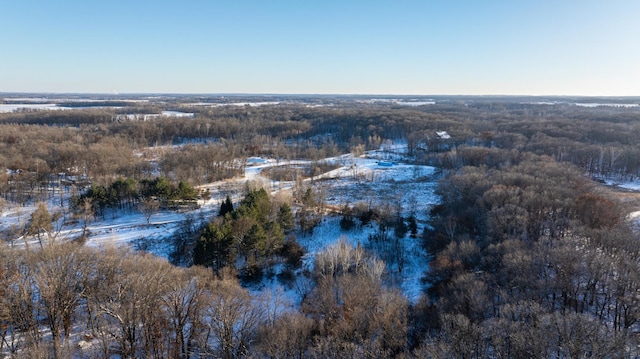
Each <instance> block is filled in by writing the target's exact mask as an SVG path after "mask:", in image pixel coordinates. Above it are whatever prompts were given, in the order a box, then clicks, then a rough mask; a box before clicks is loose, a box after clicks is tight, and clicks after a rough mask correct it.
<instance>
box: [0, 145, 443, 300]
mask: <svg viewBox="0 0 640 359" xmlns="http://www.w3.org/2000/svg"><path fill="white" fill-rule="evenodd" d="M405 150H406V147H404V145H402V144H401V145H390V144H387V145H385V150H384V151H383V150H380V151H372V152H368V153H366V154H365V155H364V156H362V157H358V158H354V157H353V156H352V155H343V156H339V157H334V158H328V159H326V160H325V161H327V162H330V163H333V164H335V165H337V166H340V167H338V168H336V169H334V170H332V171H329V172H326V173H323V174H321V175H319V176H316V177H314V178H312V179H308V180H306V184H307V185H311V186H313V187H314V189H315V191H316V193H322V194H323V196H324V198H325V201H326V204H327V208H329V209H331V208H333V209H337V208H340V207H342V206H343V205H345V204H351V205H353V204H356V203H359V202H365V203H366V204H367V205H372V206H375V207H385V208H388V210H390V211H391V210H393V211H395V212H397V211H400V212H401V214H402V216H404V217H408V216H409V215H410V214H414V215H415V216H416V218H417V220H418V224H419V230H420V231H422V228H423V227H424V226H425V225H426V224H427V221H428V211H429V209H430V207H431V206H433V205H434V204H436V203H438V201H439V199H438V197H437V196H435V194H434V189H435V169H434V168H433V167H427V166H416V165H412V164H409V163H405V162H402V159H403V158H405V156H404V151H405ZM282 165H290V166H308V165H310V162H309V161H278V160H275V159H269V158H259V157H255V158H250V160H249V161H248V165H247V167H246V171H245V176H244V177H242V178H237V179H233V180H225V181H220V182H216V183H210V184H207V185H205V186H202V188H203V189H208V190H209V192H210V194H211V198H210V199H209V200H207V201H201V202H200V205H201V208H200V209H198V210H195V211H191V212H170V211H160V212H158V213H155V214H153V215H152V216H151V218H150V223H147V220H146V218H145V216H144V215H143V214H142V213H139V212H137V211H129V212H126V213H118V212H107V213H106V214H105V216H104V218H101V217H98V218H96V219H95V220H94V221H92V222H91V223H89V226H88V228H87V229H88V236H87V241H86V245H88V246H104V245H129V246H132V247H134V248H136V249H142V250H145V251H148V252H151V253H154V254H155V255H158V256H161V257H164V258H169V257H170V254H171V252H172V251H173V244H172V242H171V238H172V236H173V235H174V233H176V231H178V230H180V228H182V226H184V223H185V220H186V219H187V217H189V218H190V219H191V220H192V221H195V222H197V223H202V222H203V221H206V220H209V219H210V218H211V217H212V216H213V215H214V214H215V213H216V212H217V210H218V208H219V204H220V202H221V201H222V200H223V199H224V198H225V197H226V196H227V195H229V196H231V198H232V199H233V201H234V202H236V203H237V202H238V201H239V200H241V199H242V196H243V193H244V189H245V187H246V182H247V181H252V182H255V183H257V184H259V185H262V186H265V187H266V188H267V189H269V190H270V191H271V192H272V193H277V192H280V191H290V190H291V189H292V188H293V187H294V186H295V183H294V182H287V181H283V182H280V181H272V180H269V179H267V178H265V177H263V176H262V175H261V172H262V171H263V170H264V169H267V168H270V167H273V166H282ZM55 201H56V200H51V202H50V203H49V207H50V211H52V212H53V211H56V210H59V208H56V206H55ZM57 201H58V202H59V199H58V200H57ZM35 208H36V207H35V205H32V206H28V207H20V208H11V207H10V206H7V208H5V209H4V210H3V211H2V212H1V213H0V231H2V232H4V233H16V236H14V237H13V238H15V240H14V241H13V244H14V245H16V246H24V245H26V244H28V245H30V246H38V245H39V243H38V241H37V240H36V239H35V238H34V237H33V236H31V237H25V236H20V235H19V234H18V233H19V228H24V226H25V225H26V224H27V223H28V220H29V216H30V215H31V213H32V212H33V211H34V210H35ZM395 212H394V213H395ZM339 221H340V217H339V216H337V215H332V214H330V213H329V214H327V215H325V217H324V219H323V221H322V222H321V224H320V225H319V226H318V227H317V228H315V229H314V231H313V233H312V234H309V235H302V234H298V240H299V242H300V243H301V244H302V245H303V246H304V247H305V248H306V249H307V251H308V253H307V255H306V256H305V258H304V263H305V264H304V265H305V269H310V267H311V266H312V264H313V261H314V258H315V255H316V254H317V253H318V252H320V251H322V250H323V249H324V248H326V247H327V246H329V245H331V244H333V243H335V242H336V241H337V240H338V239H339V238H340V237H346V238H347V239H348V240H349V241H350V242H351V243H353V244H354V245H357V244H358V243H360V244H362V245H363V246H365V248H366V247H367V246H368V243H367V242H368V238H369V235H370V234H372V233H374V232H375V231H377V225H368V226H364V227H361V228H358V229H354V230H350V231H348V232H342V231H341V230H340V226H339ZM56 227H57V228H58V230H56V231H54V232H55V233H54V234H53V236H55V238H56V240H64V239H67V240H68V239H73V238H78V237H79V236H80V235H81V233H82V227H81V224H80V223H75V224H70V222H69V221H66V222H64V224H63V222H62V220H61V221H59V222H58V223H57V226H56ZM403 241H404V245H405V248H406V264H405V266H404V269H403V271H402V273H400V272H399V271H397V268H394V267H393V266H390V268H389V272H390V273H392V281H393V282H394V283H396V284H397V285H398V286H399V287H400V288H402V289H403V291H404V292H405V293H406V294H407V296H408V297H409V298H410V299H416V298H417V297H418V296H419V294H420V291H421V285H420V277H421V275H422V273H423V272H424V270H425V269H426V263H427V259H426V254H425V253H423V251H422V250H421V248H420V246H419V243H418V240H417V239H411V238H410V237H409V236H407V237H406V238H404V239H403ZM278 286H279V284H278V283H277V281H276V280H274V279H272V281H271V284H269V280H267V281H265V283H264V284H263V287H272V289H271V290H273V291H278V290H280V289H276V288H277V287H278ZM287 290H288V291H292V290H293V291H295V289H292V288H289V289H287ZM298 292H299V291H298ZM286 295H287V296H288V297H290V298H298V299H299V295H296V294H292V293H291V292H289V293H287V294H286Z"/></svg>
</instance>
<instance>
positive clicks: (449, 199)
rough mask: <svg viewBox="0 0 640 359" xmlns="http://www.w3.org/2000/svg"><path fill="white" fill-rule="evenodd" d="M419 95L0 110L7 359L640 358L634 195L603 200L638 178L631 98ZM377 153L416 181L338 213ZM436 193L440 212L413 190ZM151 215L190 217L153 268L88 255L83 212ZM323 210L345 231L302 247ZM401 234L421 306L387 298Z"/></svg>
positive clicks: (90, 218) (162, 100)
mask: <svg viewBox="0 0 640 359" xmlns="http://www.w3.org/2000/svg"><path fill="white" fill-rule="evenodd" d="M417 100H419V99H414V98H403V99H402V101H395V102H394V101H389V100H387V99H385V98H378V97H370V98H369V97H367V98H365V97H359V96H337V97H331V96H318V97H313V96H291V97H287V96H281V97H267V98H264V97H260V96H255V97H241V96H238V97H237V98H233V97H232V98H231V99H230V98H224V99H222V98H217V97H215V96H211V97H197V98H196V97H190V96H187V95H182V96H168V95H167V96H158V97H154V99H147V98H144V100H141V98H137V97H134V98H125V97H118V96H112V97H109V98H105V99H102V100H100V101H98V99H95V98H86V99H83V100H81V101H80V100H75V99H74V100H73V101H70V100H69V99H64V98H62V99H59V100H56V101H57V102H56V103H57V104H59V105H60V106H63V105H64V106H65V107H69V109H66V110H55V111H48V110H29V109H23V110H18V111H14V112H8V113H0V169H2V171H0V238H2V243H0V258H1V260H0V281H1V282H2V283H0V291H1V293H0V324H1V325H0V355H4V356H5V357H9V358H181V359H184V358H346V357H348V358H638V357H640V345H639V343H640V232H639V231H640V227H639V226H638V223H637V222H636V221H635V213H636V212H638V211H640V192H637V191H634V190H631V189H625V188H623V187H621V186H615V185H612V184H613V183H634V182H637V181H639V177H640V140H639V139H640V107H638V106H637V105H636V106H628V105H627V104H629V103H634V104H637V103H638V101H640V100H639V99H629V98H624V99H614V98H598V99H596V98H565V97H559V98H537V97H531V98H530V97H522V98H521V97H490V96H488V97H445V96H442V97H436V98H429V100H430V102H429V103H428V104H419V105H416V106H408V105H406V103H407V101H409V103H410V101H417ZM225 101H226V102H225ZM228 101H232V102H231V103H229V102H228ZM233 101H236V102H237V103H238V104H234V103H233ZM14 102H15V101H12V100H10V99H9V98H7V99H5V103H14ZM263 102H264V103H267V102H268V103H267V104H262V103H263ZM203 103H205V104H207V105H203ZM603 103H605V104H606V105H602V104H603ZM258 104H259V105H258ZM584 104H587V105H588V106H587V105H584ZM591 104H601V105H593V106H592V105H591ZM163 111H176V112H177V111H179V112H181V113H189V114H193V117H189V118H183V117H176V116H165V115H162V114H163ZM145 114H153V115H157V116H153V117H144V116H143V117H140V116H129V115H145ZM443 134H446V136H445V135H443ZM396 148H401V151H399V150H398V152H395V151H396ZM375 151H381V153H383V154H384V155H385V156H389V158H390V159H389V160H387V159H385V160H384V161H383V160H382V159H380V160H379V159H378V158H375V159H374V160H375V161H377V162H375V163H378V165H377V166H387V165H389V166H392V165H393V166H396V165H397V163H396V162H402V163H404V164H406V165H407V167H406V168H415V171H417V172H418V170H419V169H421V168H430V169H433V174H432V175H430V176H426V175H416V176H414V177H412V178H414V179H415V180H411V183H407V182H403V181H405V180H403V179H400V178H395V179H393V178H391V179H388V181H389V182H390V183H392V184H394V187H393V188H397V192H395V193H393V194H389V196H390V197H392V198H395V199H394V200H393V201H391V202H389V201H387V200H375V197H379V198H383V197H384V196H385V195H386V194H385V193H375V192H374V193H372V194H369V195H361V194H352V195H351V197H349V198H350V200H348V201H338V200H337V199H336V197H337V195H336V194H335V193H336V192H333V191H331V188H332V186H333V187H337V186H338V182H337V180H336V178H333V177H328V176H325V174H327V173H332V171H336V170H339V169H340V168H347V170H348V171H349V173H350V174H351V175H350V176H352V177H353V178H354V183H355V185H354V186H355V187H356V188H361V189H363V188H365V187H366V186H369V184H367V183H369V182H375V181H376V178H375V176H374V175H371V178H367V177H366V175H364V173H365V172H364V170H365V169H364V168H361V169H359V168H358V167H357V163H362V162H355V160H353V161H354V162H352V163H345V162H348V161H350V159H365V158H367V157H371V156H373V153H374V152H375ZM345 156H348V157H345ZM391 156H395V157H391ZM257 159H258V160H264V159H270V160H273V161H276V163H277V164H278V165H277V166H276V165H274V166H272V167H269V168H268V169H264V170H262V172H260V175H261V176H263V177H265V178H268V179H269V180H270V181H271V183H272V185H271V186H269V185H265V184H264V183H263V182H256V181H250V180H246V178H245V177H246V176H247V173H248V171H249V170H251V169H252V168H255V163H254V162H252V161H256V160H257ZM328 159H332V160H328ZM335 159H338V160H335ZM341 159H342V160H341ZM340 161H342V162H340ZM345 171H346V170H345ZM358 171H362V172H361V173H360V175H358ZM394 173H395V172H394ZM427 177H428V178H427ZM243 178H245V181H244V182H239V181H240V179H243ZM276 181H278V183H287V184H288V185H287V187H286V188H284V189H282V188H281V187H278V188H277V189H276V188H275V187H274V186H273V183H275V182H276ZM378 181H381V180H380V179H378ZM267 182H268V181H267ZM235 183H241V185H240V187H239V188H240V190H238V191H236V192H233V191H229V190H227V189H225V188H226V187H224V186H231V185H232V184H235ZM431 183H433V186H434V188H435V189H434V193H435V195H436V196H437V198H438V201H437V203H435V204H428V205H426V204H425V205H423V206H420V204H421V202H425V201H426V199H425V198H422V197H420V196H416V197H415V198H407V197H412V196H413V194H412V193H413V192H409V186H412V187H411V188H414V187H416V188H420V187H426V186H428V185H430V184H431ZM403 188H404V190H403ZM218 189H219V190H218ZM363 191H364V190H363ZM369 191H370V192H371V191H372V190H371V189H369ZM381 192H383V191H381ZM394 196H395V197H394ZM207 201H216V202H215V203H216V207H215V210H214V211H213V212H212V213H210V215H207V216H206V218H201V219H198V218H197V216H196V215H195V214H194V213H196V211H197V210H196V208H198V207H199V206H201V204H202V203H212V202H207ZM407 203H409V204H407ZM422 208H426V209H425V210H422ZM27 210H28V211H30V213H28V215H26V218H28V220H25V221H24V222H19V221H13V222H12V221H11V220H10V219H9V218H10V215H9V214H10V213H15V212H19V211H27ZM161 212H176V213H187V215H185V217H184V218H185V220H184V223H181V224H180V229H179V230H178V231H176V232H175V233H172V239H171V241H172V245H173V247H172V248H173V250H172V252H171V253H170V256H169V258H161V257H158V256H155V255H153V254H150V253H146V252H145V251H143V250H135V249H132V248H130V247H128V246H118V245H115V244H114V245H106V246H98V245H92V242H91V241H92V237H91V236H90V232H91V229H92V226H93V225H95V224H96V223H100V221H104V220H110V221H118V218H121V217H122V218H124V217H125V216H130V215H131V214H134V213H142V214H143V215H144V218H145V220H146V224H145V225H146V226H153V225H154V223H153V218H154V216H157V215H158V214H159V213H161ZM200 213H202V212H200ZM181 218H182V217H181ZM331 218H335V219H337V220H336V221H335V223H336V224H337V227H338V228H336V232H339V233H340V235H338V236H336V238H332V243H331V245H329V246H327V247H326V248H322V250H320V251H318V252H314V253H311V252H312V251H311V250H310V249H309V248H308V242H305V238H310V237H309V236H310V234H311V233H314V230H315V231H317V230H318V228H320V226H322V225H323V224H324V225H326V223H334V222H330V220H331ZM155 225H156V226H157V225H158V224H157V223H155ZM74 226H75V227H74ZM72 227H74V228H77V229H78V231H77V232H73V233H75V234H74V235H73V236H68V235H66V234H65V233H71V232H69V231H65V228H72ZM331 233H333V232H331ZM358 233H360V234H362V233H366V234H367V235H366V240H363V241H362V243H361V242H358V243H357V244H354V242H353V241H349V240H347V239H346V237H348V236H355V235H357V234H358ZM147 240H149V241H153V240H154V238H148V239H147ZM408 243H415V244H416V248H418V249H416V250H414V251H413V252H415V253H418V254H416V255H415V257H411V258H417V259H411V260H414V261H415V260H417V261H419V263H417V267H418V268H420V269H421V273H419V275H420V277H421V289H420V294H419V295H418V296H417V297H415V296H409V295H407V293H406V292H404V291H403V290H402V287H401V286H400V285H399V284H398V281H399V279H398V278H402V273H403V271H406V270H407V268H408V266H409V260H410V258H409V255H410V251H409V250H408V249H405V248H413V247H409V244H408ZM312 254H313V256H311V255H312ZM411 255H413V254H411ZM309 258H311V262H312V263H311V264H310V265H309V266H305V260H309ZM414 265H415V263H414ZM265 280H274V281H276V282H278V283H281V284H282V286H283V287H287V288H289V289H290V290H291V291H293V292H296V293H298V294H299V296H297V297H296V299H295V300H294V301H293V303H292V301H291V298H289V296H288V295H287V294H286V293H283V292H281V291H278V290H269V289H268V288H266V289H265V287H264V286H265V285H264V283H265Z"/></svg>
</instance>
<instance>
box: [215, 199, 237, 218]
mask: <svg viewBox="0 0 640 359" xmlns="http://www.w3.org/2000/svg"><path fill="white" fill-rule="evenodd" d="M232 212H233V202H231V197H229V195H227V198H226V199H225V200H224V201H223V202H222V203H221V204H220V211H218V216H220V217H224V216H226V215H227V213H232Z"/></svg>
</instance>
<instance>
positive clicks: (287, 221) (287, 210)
mask: <svg viewBox="0 0 640 359" xmlns="http://www.w3.org/2000/svg"><path fill="white" fill-rule="evenodd" d="M277 222H278V224H279V225H280V228H282V230H283V231H284V233H290V232H291V231H292V230H293V229H294V221H293V212H292V211H291V206H289V204H287V203H283V204H282V206H280V210H279V211H278V218H277Z"/></svg>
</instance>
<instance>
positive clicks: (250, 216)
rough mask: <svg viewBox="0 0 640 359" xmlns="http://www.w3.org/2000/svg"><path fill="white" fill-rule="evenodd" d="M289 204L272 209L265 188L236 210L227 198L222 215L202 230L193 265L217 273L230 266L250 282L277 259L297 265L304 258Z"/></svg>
mask: <svg viewBox="0 0 640 359" xmlns="http://www.w3.org/2000/svg"><path fill="white" fill-rule="evenodd" d="M293 229H294V218H293V212H292V211H291V207H290V205H289V204H287V203H283V204H281V205H280V206H273V205H272V202H271V199H270V198H269V194H268V193H267V191H266V190H265V189H264V188H260V189H257V190H252V191H250V192H249V193H248V194H247V195H246V196H245V198H244V199H243V200H242V201H241V202H240V203H239V204H238V206H237V207H236V208H234V206H233V203H232V201H231V198H230V197H229V196H227V198H226V199H225V201H223V202H222V204H221V206H220V211H219V216H218V217H217V218H216V219H215V220H213V221H212V222H210V223H208V224H207V225H206V226H205V227H204V228H203V229H202V231H201V233H200V235H199V239H198V240H197V242H196V245H195V248H194V250H193V262H194V264H198V265H205V266H208V267H211V268H213V270H214V271H215V272H216V273H218V272H219V271H220V270H222V269H223V268H225V267H227V266H230V267H232V268H234V269H236V270H238V271H239V273H240V275H241V277H242V278H243V279H245V280H247V281H254V280H259V279H261V278H262V275H263V273H264V270H265V269H267V268H269V267H270V266H271V265H273V264H274V263H275V262H276V261H277V258H281V259H284V260H285V261H286V262H287V263H290V264H292V265H295V264H296V263H297V262H298V261H299V259H300V257H301V256H302V254H303V253H302V249H301V247H300V246H299V245H298V244H297V242H296V240H295V236H294V235H293V234H292V231H293Z"/></svg>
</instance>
